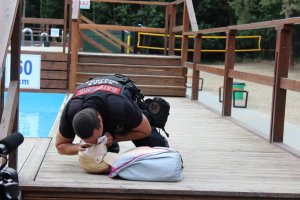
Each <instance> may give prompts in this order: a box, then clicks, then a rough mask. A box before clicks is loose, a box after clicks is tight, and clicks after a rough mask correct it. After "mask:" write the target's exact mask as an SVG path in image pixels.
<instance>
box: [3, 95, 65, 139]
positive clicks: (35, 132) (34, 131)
mask: <svg viewBox="0 0 300 200" xmlns="http://www.w3.org/2000/svg"><path fill="white" fill-rule="evenodd" d="M65 96H66V94H61V93H35V92H21V93H20V104H19V132H20V133H22V134H23V136H24V137H48V135H49V133H50V131H51V128H52V126H53V123H54V121H55V119H56V116H57V114H58V112H59V109H60V108H61V105H62V103H63V100H64V98H65ZM5 98H6V96H5Z"/></svg>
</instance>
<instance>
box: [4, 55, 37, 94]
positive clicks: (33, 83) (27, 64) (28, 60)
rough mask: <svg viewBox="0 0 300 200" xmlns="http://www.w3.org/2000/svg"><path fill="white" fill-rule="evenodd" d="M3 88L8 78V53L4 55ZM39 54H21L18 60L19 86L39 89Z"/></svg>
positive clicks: (6, 85)
mask: <svg viewBox="0 0 300 200" xmlns="http://www.w3.org/2000/svg"><path fill="white" fill-rule="evenodd" d="M5 64H6V65H5V88H8V86H9V80H10V54H7V56H6V63H5ZM40 82H41V55H32V54H21V60H20V88H23V89H40Z"/></svg>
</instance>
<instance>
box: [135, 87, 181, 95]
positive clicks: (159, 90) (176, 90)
mask: <svg viewBox="0 0 300 200" xmlns="http://www.w3.org/2000/svg"><path fill="white" fill-rule="evenodd" d="M138 87H139V88H140V89H141V91H142V92H143V94H144V95H147V96H171V97H185V96H186V95H185V93H186V88H185V87H182V86H153V85H138Z"/></svg>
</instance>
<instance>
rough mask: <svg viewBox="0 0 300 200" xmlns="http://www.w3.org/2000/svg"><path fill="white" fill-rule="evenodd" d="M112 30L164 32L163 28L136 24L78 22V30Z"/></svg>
mask: <svg viewBox="0 0 300 200" xmlns="http://www.w3.org/2000/svg"><path fill="white" fill-rule="evenodd" d="M92 29H96V30H97V29H98V30H112V31H124V30H127V31H132V32H149V33H164V32H165V29H164V28H147V27H145V28H142V27H136V26H118V25H101V24H80V25H79V30H92Z"/></svg>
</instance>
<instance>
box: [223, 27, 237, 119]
mask: <svg viewBox="0 0 300 200" xmlns="http://www.w3.org/2000/svg"><path fill="white" fill-rule="evenodd" d="M226 34H227V38H226V53H225V69H224V86H223V87H224V90H223V105H222V115H223V116H231V101H232V83H233V79H232V78H230V77H229V76H228V73H229V71H230V70H232V69H233V68H234V58H235V34H236V31H235V30H230V31H228V32H227V33H226Z"/></svg>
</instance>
